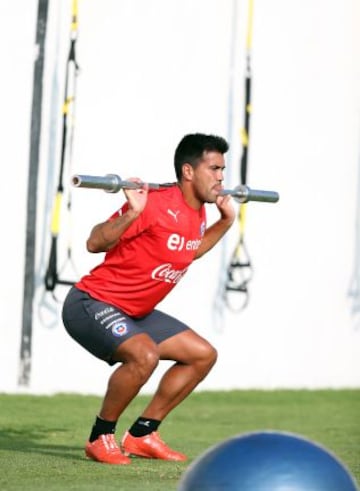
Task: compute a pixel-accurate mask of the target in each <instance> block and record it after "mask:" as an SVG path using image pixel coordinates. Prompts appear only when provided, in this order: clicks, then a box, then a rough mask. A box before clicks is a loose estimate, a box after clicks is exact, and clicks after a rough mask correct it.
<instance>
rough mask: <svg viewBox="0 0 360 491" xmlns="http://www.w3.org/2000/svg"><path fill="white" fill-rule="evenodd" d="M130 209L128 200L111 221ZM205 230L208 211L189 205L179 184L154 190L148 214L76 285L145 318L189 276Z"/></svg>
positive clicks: (149, 196)
mask: <svg viewBox="0 0 360 491" xmlns="http://www.w3.org/2000/svg"><path fill="white" fill-rule="evenodd" d="M127 208H128V203H127V202H126V203H125V204H124V205H123V206H122V208H121V209H120V210H119V211H117V212H116V213H114V214H113V215H112V216H111V217H110V219H109V220H112V219H114V218H115V217H117V216H118V215H119V214H120V215H121V214H123V213H125V211H126V210H127ZM205 229H206V213H205V207H204V206H202V207H201V209H200V210H194V209H193V208H191V207H190V206H188V205H187V203H186V202H185V200H184V198H183V195H182V192H181V190H180V189H179V187H178V186H176V185H174V186H172V187H169V188H164V189H161V190H156V191H150V192H149V194H148V200H147V203H146V206H145V209H144V210H143V212H142V213H141V214H140V215H139V217H138V218H137V219H136V220H135V221H134V222H133V223H132V224H131V225H130V226H129V228H128V229H127V230H126V231H125V232H124V233H123V235H122V236H121V238H120V241H119V242H118V244H117V245H116V246H114V247H113V248H112V249H111V250H110V251H108V252H107V253H106V255H105V258H104V261H103V262H102V263H101V264H100V265H98V266H96V267H95V268H94V269H92V270H91V271H90V273H89V274H88V275H86V276H84V277H83V278H82V279H81V280H80V281H79V282H78V283H76V286H77V287H78V288H79V289H80V290H83V291H86V292H88V293H89V295H91V296H92V297H93V298H95V299H97V300H101V301H103V302H106V303H109V304H111V305H115V306H117V307H119V308H120V309H121V310H123V311H124V312H126V313H127V314H128V315H130V316H133V317H142V316H144V315H146V314H148V313H150V312H151V311H152V310H153V309H154V308H155V306H156V305H157V304H158V303H159V302H160V301H161V300H162V299H163V298H164V297H165V296H166V295H167V294H168V293H169V292H170V291H171V290H172V289H173V288H174V286H175V285H176V284H177V283H178V282H179V281H180V279H181V278H182V277H183V276H184V274H185V273H186V271H187V269H188V266H189V265H190V264H191V263H192V261H193V259H194V256H195V253H196V250H197V249H198V248H199V245H200V243H201V239H202V237H203V235H204V233H205Z"/></svg>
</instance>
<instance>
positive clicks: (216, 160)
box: [192, 152, 225, 203]
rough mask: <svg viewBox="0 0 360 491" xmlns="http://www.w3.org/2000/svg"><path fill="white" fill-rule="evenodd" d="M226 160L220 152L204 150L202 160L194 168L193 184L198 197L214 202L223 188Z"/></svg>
mask: <svg viewBox="0 0 360 491" xmlns="http://www.w3.org/2000/svg"><path fill="white" fill-rule="evenodd" d="M224 169H225V160H224V156H223V155H222V154H221V153H219V152H204V154H203V158H202V160H201V162H199V164H198V165H197V167H196V168H195V169H193V173H192V184H193V192H194V195H195V196H196V198H197V199H198V200H200V201H202V202H204V203H214V202H215V201H216V198H217V196H218V195H219V192H220V191H221V189H222V181H223V179H224V175H223V174H224Z"/></svg>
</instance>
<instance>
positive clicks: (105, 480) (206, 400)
mask: <svg viewBox="0 0 360 491" xmlns="http://www.w3.org/2000/svg"><path fill="white" fill-rule="evenodd" d="M147 401H148V397H147V396H141V397H138V398H137V399H136V400H135V401H134V402H133V403H132V404H131V406H130V407H129V408H128V409H127V411H126V413H125V414H124V415H123V417H122V418H121V420H120V421H119V423H118V427H117V436H118V437H120V436H121V435H122V433H123V431H124V430H125V429H127V428H128V426H129V425H130V424H131V423H132V422H133V420H134V419H135V418H136V417H137V416H138V415H139V414H140V413H141V410H142V408H143V407H144V406H145V404H146V402H147ZM99 406H100V398H98V397H94V396H78V395H62V394H61V395H56V396H51V397H46V396H29V395H1V394H0V471H1V472H0V489H1V490H2V491H11V490H20V489H21V490H23V489H25V490H27V491H29V490H30V491H31V490H34V491H35V490H45V489H46V490H65V489H66V490H87V491H89V490H106V491H107V490H116V491H148V490H150V491H175V490H176V487H177V483H178V481H179V479H180V476H181V474H182V473H183V472H184V471H185V469H186V467H187V466H188V465H189V462H187V463H172V462H161V461H151V460H146V459H133V461H132V464H131V465H130V466H110V465H102V464H97V463H95V462H91V461H88V460H86V459H85V458H84V451H83V447H84V442H85V440H86V439H87V437H88V434H89V432H90V427H91V426H92V424H93V420H94V417H95V414H96V413H97V411H98V409H99ZM265 429H274V430H283V431H289V432H292V433H296V434H299V435H302V436H304V437H306V438H309V439H311V440H312V441H315V442H317V443H320V444H322V445H324V446H325V447H326V448H327V449H328V450H330V451H332V452H334V453H335V454H336V455H337V456H338V457H339V458H340V459H341V460H342V462H343V463H344V464H345V465H346V466H347V467H348V469H349V470H350V471H351V472H352V474H353V475H354V476H355V478H356V479H357V480H358V482H359V481H360V390H338V391H230V392H199V393H195V394H192V395H191V396H190V397H189V398H188V399H187V400H186V401H185V402H183V404H182V405H180V406H179V407H178V408H177V409H176V410H175V411H174V412H173V413H172V414H171V415H170V416H169V417H168V418H167V420H166V422H164V424H163V425H162V426H161V435H162V437H163V438H164V440H166V441H167V443H169V444H170V445H171V446H173V447H174V448H176V449H178V450H180V451H183V452H185V453H187V454H188V455H189V457H190V461H191V460H192V459H194V458H195V457H197V456H198V455H200V454H201V453H203V452H204V451H205V450H206V449H207V448H209V447H210V446H212V445H214V444H216V443H218V442H220V441H222V440H224V439H226V438H229V437H230V436H234V435H237V434H239V433H244V432H248V431H257V430H265Z"/></svg>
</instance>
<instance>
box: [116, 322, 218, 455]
mask: <svg viewBox="0 0 360 491" xmlns="http://www.w3.org/2000/svg"><path fill="white" fill-rule="evenodd" d="M159 352H160V357H161V359H163V360H174V361H175V362H176V363H175V364H174V365H173V366H171V367H170V368H169V370H167V372H166V373H165V374H164V376H163V377H162V379H161V381H160V384H159V387H158V389H157V391H156V393H155V395H154V396H153V398H152V399H151V401H150V403H149V405H148V406H147V407H146V409H145V410H144V412H143V413H142V415H141V416H140V418H138V420H137V421H136V422H135V423H134V425H133V426H132V427H131V428H130V430H129V432H127V433H126V434H125V435H124V438H123V440H122V447H123V449H124V452H125V453H126V454H128V455H130V454H134V455H139V456H143V457H152V458H160V459H164V460H178V461H181V460H186V456H185V455H184V454H181V453H179V452H176V451H174V450H171V449H170V448H169V447H168V446H167V445H165V444H164V442H162V441H161V440H160V439H159V436H158V434H157V433H156V430H157V428H158V426H159V425H160V423H161V421H162V420H163V419H164V418H165V417H166V416H167V415H168V414H169V412H170V411H171V410H172V409H173V408H174V407H176V406H177V405H178V404H180V402H181V401H183V400H184V399H185V398H186V397H187V396H188V395H189V394H190V393H191V392H192V391H193V390H194V388H195V387H196V386H197V385H198V384H199V382H201V380H203V379H204V377H205V376H206V375H207V374H208V373H209V371H210V369H211V368H212V366H213V365H214V363H215V362H216V358H217V352H216V350H215V348H213V347H212V346H211V344H209V343H208V342H207V341H206V340H205V339H203V338H202V337H201V336H199V335H197V334H196V333H195V332H194V331H192V330H190V329H188V330H186V331H183V332H181V333H179V334H176V335H175V336H172V337H170V338H168V339H166V340H165V341H163V342H161V343H160V344H159Z"/></svg>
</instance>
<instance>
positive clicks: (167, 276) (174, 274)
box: [151, 263, 188, 283]
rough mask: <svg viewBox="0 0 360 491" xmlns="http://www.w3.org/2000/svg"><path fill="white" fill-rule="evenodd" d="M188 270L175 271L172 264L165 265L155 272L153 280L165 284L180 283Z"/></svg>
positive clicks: (152, 276)
mask: <svg viewBox="0 0 360 491" xmlns="http://www.w3.org/2000/svg"><path fill="white" fill-rule="evenodd" d="M187 269H188V268H184V269H173V267H172V264H171V263H165V264H161V265H160V266H158V267H157V268H155V269H154V270H153V272H152V273H151V278H153V279H154V280H157V281H164V282H165V283H178V282H179V281H180V280H181V278H182V277H183V276H184V274H185V273H186V271H187Z"/></svg>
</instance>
